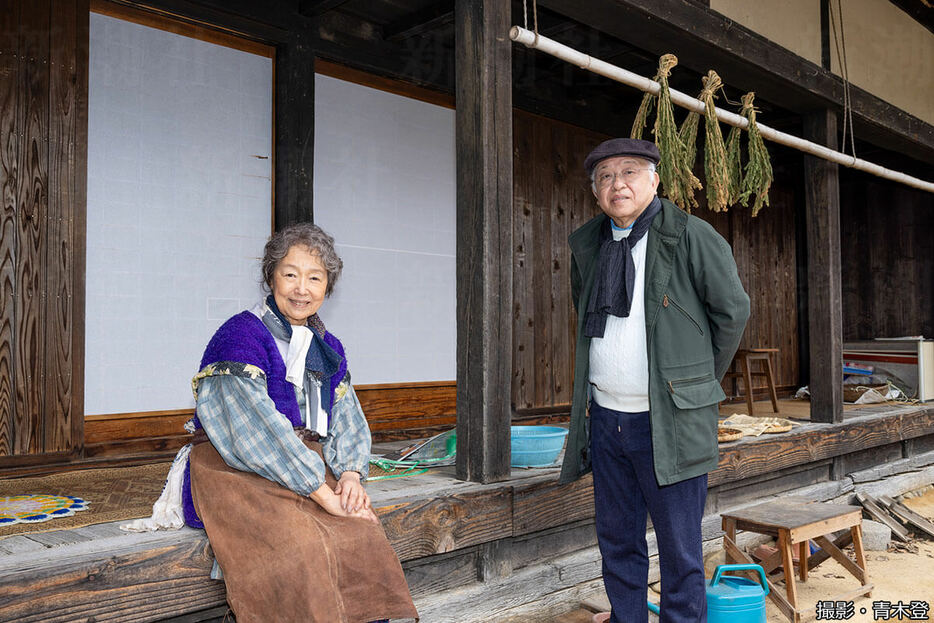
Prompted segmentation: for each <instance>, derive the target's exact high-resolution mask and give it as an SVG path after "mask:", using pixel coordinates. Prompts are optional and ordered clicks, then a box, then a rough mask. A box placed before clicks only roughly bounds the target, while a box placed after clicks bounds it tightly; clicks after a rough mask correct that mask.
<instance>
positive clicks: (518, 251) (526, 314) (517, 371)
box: [512, 111, 541, 409]
mask: <svg viewBox="0 0 934 623" xmlns="http://www.w3.org/2000/svg"><path fill="white" fill-rule="evenodd" d="M535 119H536V118H535V117H533V116H532V115H528V114H525V113H522V112H520V111H516V112H515V113H514V114H513V145H514V150H515V156H514V158H513V217H512V218H513V248H514V251H513V275H512V289H513V292H512V298H513V312H512V323H513V325H512V335H513V340H512V406H513V408H514V409H528V408H531V407H533V406H535V405H536V404H538V400H536V396H535V381H534V369H535V338H536V333H535V329H534V327H535V307H534V302H533V300H532V292H533V285H532V283H533V281H532V280H533V275H534V273H535V272H536V267H535V265H534V256H535V254H534V251H533V249H534V246H535V235H534V231H533V227H532V221H533V219H532V211H533V210H534V209H535V206H534V204H533V202H532V186H533V184H534V183H541V180H536V179H535V177H534V176H533V175H532V174H531V171H532V170H533V167H532V166H531V163H532V162H533V158H534V155H533V152H532V134H533V127H534V120H535Z"/></svg>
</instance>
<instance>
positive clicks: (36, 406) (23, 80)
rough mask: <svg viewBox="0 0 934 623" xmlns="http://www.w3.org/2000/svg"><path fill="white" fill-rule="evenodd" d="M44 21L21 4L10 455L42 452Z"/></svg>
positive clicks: (46, 13)
mask: <svg viewBox="0 0 934 623" xmlns="http://www.w3.org/2000/svg"><path fill="white" fill-rule="evenodd" d="M49 20H50V6H49V3H47V2H41V3H32V2H27V3H24V4H23V13H22V15H21V16H20V33H21V37H22V39H21V45H22V47H21V52H20V56H21V65H20V66H21V68H22V72H21V75H20V81H19V88H21V89H22V90H23V100H22V104H23V105H22V108H21V112H20V114H19V118H20V120H21V123H22V139H21V141H22V142H21V143H20V152H19V184H18V186H17V197H16V202H17V205H18V210H19V218H18V220H17V243H18V244H17V256H16V282H15V283H16V287H17V288H18V291H17V295H16V296H15V297H14V312H13V313H14V317H15V319H16V322H15V326H14V331H15V333H16V335H17V339H16V349H15V351H14V364H13V365H14V367H13V378H14V386H15V396H16V398H15V400H16V419H15V424H14V430H15V437H14V445H13V453H14V454H29V453H38V452H42V450H43V445H44V439H43V435H44V431H43V426H42V416H43V413H44V392H43V391H42V388H43V386H44V385H45V378H44V374H45V371H44V367H43V365H42V356H43V352H44V344H45V336H44V331H43V327H42V324H41V323H42V318H43V316H44V312H45V302H46V299H45V277H44V275H45V271H44V267H43V264H44V263H45V250H46V240H47V236H46V232H45V227H46V218H47V211H48V140H49V99H48V93H49V73H48V63H49Z"/></svg>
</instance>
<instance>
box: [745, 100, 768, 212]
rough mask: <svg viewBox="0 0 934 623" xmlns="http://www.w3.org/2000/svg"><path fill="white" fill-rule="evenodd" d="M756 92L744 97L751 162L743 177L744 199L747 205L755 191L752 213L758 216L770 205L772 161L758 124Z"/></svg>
mask: <svg viewBox="0 0 934 623" xmlns="http://www.w3.org/2000/svg"><path fill="white" fill-rule="evenodd" d="M755 97H756V94H755V93H754V92H752V91H750V92H749V93H747V94H746V95H744V96H743V97H742V100H743V116H745V117H746V118H747V119H748V120H749V127H748V128H747V129H746V130H747V132H748V133H749V162H747V163H746V175H745V177H744V178H743V187H742V188H743V190H742V197H741V199H742V201H743V205H746V200H748V198H749V196H750V195H752V194H753V193H755V195H756V201H755V203H753V205H752V215H753V216H756V215H757V214H758V213H759V210H761V209H762V208H763V206H767V205H769V186H771V185H772V163H771V162H770V160H769V152H768V150H767V149H766V148H765V143H764V142H763V141H762V135H761V134H759V128H758V126H756V109H755V106H753V100H754V99H755Z"/></svg>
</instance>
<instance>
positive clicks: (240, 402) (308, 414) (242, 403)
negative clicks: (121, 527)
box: [182, 223, 417, 623]
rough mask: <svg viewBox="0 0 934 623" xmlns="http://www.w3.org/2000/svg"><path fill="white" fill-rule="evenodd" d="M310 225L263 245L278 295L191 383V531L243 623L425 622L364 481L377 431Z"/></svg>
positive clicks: (235, 320) (219, 347)
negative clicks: (354, 378)
mask: <svg viewBox="0 0 934 623" xmlns="http://www.w3.org/2000/svg"><path fill="white" fill-rule="evenodd" d="M341 268H342V262H341V259H340V258H339V257H338V256H337V253H336V252H335V250H334V240H333V238H331V236H329V235H328V234H327V233H325V232H324V231H323V230H322V229H321V228H320V227H318V226H316V225H312V224H309V223H300V224H297V225H292V226H290V227H287V228H285V229H283V230H282V231H280V232H278V233H277V234H275V235H273V236H272V237H271V238H270V239H269V242H268V243H267V244H266V248H265V256H264V258H263V265H262V270H263V280H264V282H265V285H266V286H267V287H268V289H269V292H270V294H269V296H267V297H266V299H265V300H264V301H262V302H261V303H260V304H258V305H257V306H256V307H254V308H253V309H251V310H249V311H244V312H241V313H239V314H237V315H236V316H234V317H232V318H231V319H229V320H228V321H227V322H226V323H224V324H223V325H222V326H221V327H220V328H219V329H218V330H217V332H216V333H215V334H214V337H213V338H212V339H211V341H210V342H209V343H208V346H207V348H206V350H205V352H204V356H203V358H202V360H201V366H200V372H199V373H198V374H197V375H196V376H195V378H194V379H193V381H192V385H193V389H194V392H195V397H196V400H197V415H196V416H195V418H194V419H193V421H192V424H193V425H194V428H195V441H194V447H193V449H192V450H191V453H190V456H189V467H188V468H187V469H186V470H185V474H184V480H183V486H182V504H183V508H184V516H185V522H186V523H187V524H188V525H191V526H195V527H202V526H203V527H204V528H205V530H206V531H207V534H208V538H209V540H210V542H211V546H212V548H213V550H214V555H215V557H216V562H215V570H214V572H213V573H212V576H213V577H218V576H219V575H222V576H223V578H224V580H225V582H226V585H227V600H228V602H229V604H230V607H231V609H232V610H233V612H234V614H235V616H236V617H237V621H238V623H250V622H252V621H257V622H263V623H266V622H269V621H283V622H286V621H288V622H291V621H296V622H297V621H303V622H304V621H327V622H329V623H330V622H337V621H340V622H348V623H355V622H364V621H372V620H375V619H384V618H417V613H416V612H415V607H414V605H413V604H412V599H411V597H410V595H409V591H408V588H407V586H406V583H405V577H404V576H403V574H402V567H401V566H400V564H399V560H398V558H397V557H396V555H395V553H394V552H393V550H392V548H391V547H390V545H389V542H388V540H387V539H386V536H385V535H384V533H383V531H382V528H381V526H380V525H379V520H378V519H377V517H376V514H375V513H374V512H373V510H372V508H371V507H370V499H369V496H368V495H367V493H366V490H365V489H364V487H363V484H362V481H363V480H365V478H366V475H367V464H368V460H369V455H370V431H369V428H368V427H367V423H366V419H365V418H364V416H363V412H362V410H361V408H360V403H359V402H358V400H357V397H356V395H355V394H354V390H353V387H352V386H351V385H350V374H349V373H348V371H347V360H346V358H345V356H344V348H343V346H342V345H341V343H340V341H339V340H338V339H337V338H336V337H335V336H334V335H333V334H331V333H328V332H327V331H326V330H325V328H324V324H323V323H322V322H321V320H320V318H318V315H317V312H318V310H319V309H320V308H321V305H322V303H324V300H325V298H326V297H327V296H329V295H330V294H331V292H332V290H333V289H334V284H335V283H336V282H337V279H338V277H339V276H340V272H341Z"/></svg>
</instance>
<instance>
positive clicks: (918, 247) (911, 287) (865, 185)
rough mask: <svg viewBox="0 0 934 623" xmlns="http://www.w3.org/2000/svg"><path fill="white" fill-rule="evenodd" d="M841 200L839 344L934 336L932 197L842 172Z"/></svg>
mask: <svg viewBox="0 0 934 623" xmlns="http://www.w3.org/2000/svg"><path fill="white" fill-rule="evenodd" d="M840 195H841V197H840V204H841V209H842V213H841V236H842V238H843V240H846V241H847V244H845V245H843V246H842V247H841V253H842V262H841V264H842V273H843V276H842V278H843V339H844V340H848V341H853V340H863V339H871V338H873V337H878V336H894V335H925V336H928V335H934V292H932V289H931V287H930V284H931V283H934V237H932V236H931V235H930V232H931V231H934V210H932V208H934V195H932V194H931V193H925V192H923V191H919V190H916V189H913V188H909V187H907V186H904V185H903V184H898V183H894V182H889V181H886V180H882V179H879V178H877V177H875V176H872V175H867V174H865V173H859V172H857V171H852V170H850V169H845V168H844V169H841V171H840ZM879 205H885V206H887V208H886V218H884V219H878V218H876V216H877V215H878V209H879V208H878V206H879ZM893 283H897V284H898V287H897V290H898V295H897V296H893V295H892V284H893Z"/></svg>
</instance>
